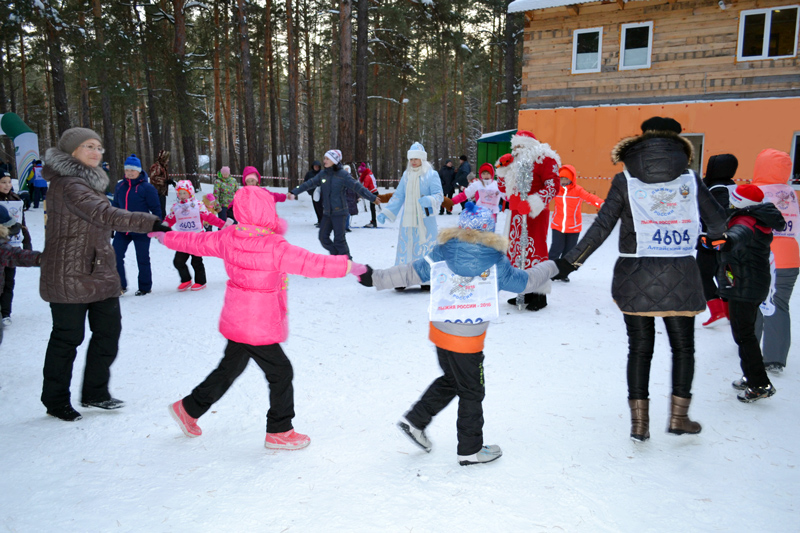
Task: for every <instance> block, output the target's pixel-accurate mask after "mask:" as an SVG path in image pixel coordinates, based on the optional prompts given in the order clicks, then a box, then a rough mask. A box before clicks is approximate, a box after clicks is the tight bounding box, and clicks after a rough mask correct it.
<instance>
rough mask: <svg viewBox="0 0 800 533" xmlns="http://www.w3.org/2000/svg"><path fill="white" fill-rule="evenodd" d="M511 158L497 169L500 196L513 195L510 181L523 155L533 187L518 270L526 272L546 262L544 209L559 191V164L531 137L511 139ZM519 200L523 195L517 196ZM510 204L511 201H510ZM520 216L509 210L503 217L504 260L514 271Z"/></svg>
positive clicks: (546, 212)
mask: <svg viewBox="0 0 800 533" xmlns="http://www.w3.org/2000/svg"><path fill="white" fill-rule="evenodd" d="M511 146H512V147H513V150H512V154H513V155H514V158H515V161H514V162H513V163H511V164H510V165H509V166H506V167H502V168H498V172H497V176H498V181H497V185H498V187H499V188H500V191H501V192H504V193H506V197H508V198H509V199H510V197H511V196H512V195H515V194H517V190H516V187H515V185H514V180H515V176H516V174H517V172H519V156H520V155H522V154H523V153H525V154H526V155H527V156H528V157H530V159H531V160H532V161H533V163H534V164H533V183H532V184H531V188H530V190H528V191H526V192H527V194H528V202H527V203H528V205H529V206H530V213H529V214H528V215H527V217H528V247H527V250H526V252H525V264H524V265H523V267H522V268H526V269H527V268H530V267H532V266H533V265H535V264H537V263H541V262H542V261H546V260H547V257H548V249H547V230H548V227H549V225H550V209H549V208H548V207H547V206H548V204H549V203H550V201H551V200H552V199H553V198H555V196H556V194H558V190H559V188H560V182H561V180H560V178H559V177H558V169H559V168H561V160H560V158H559V157H558V154H557V153H556V152H555V151H554V150H553V149H552V148H550V146H549V145H547V144H544V143H540V142H539V141H537V140H536V139H534V138H532V137H524V136H520V135H515V136H514V137H512V139H511ZM520 196H521V198H522V199H524V198H525V194H524V193H523V194H521V195H520ZM510 204H513V201H510ZM523 216H525V215H522V214H521V213H520V211H519V208H518V207H517V208H513V207H512V208H511V209H509V211H507V214H506V236H507V237H508V240H509V246H508V258H509V259H510V260H511V264H512V265H514V266H515V267H518V258H519V255H520V253H521V252H522V217H523Z"/></svg>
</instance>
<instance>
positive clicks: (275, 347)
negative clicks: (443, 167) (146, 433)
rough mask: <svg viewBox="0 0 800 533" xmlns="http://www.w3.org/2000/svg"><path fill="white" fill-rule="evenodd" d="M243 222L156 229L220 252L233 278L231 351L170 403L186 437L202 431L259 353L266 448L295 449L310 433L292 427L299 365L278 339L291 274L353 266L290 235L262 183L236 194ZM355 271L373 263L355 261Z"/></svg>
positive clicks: (227, 321)
mask: <svg viewBox="0 0 800 533" xmlns="http://www.w3.org/2000/svg"><path fill="white" fill-rule="evenodd" d="M235 200H236V218H237V220H238V224H237V225H234V226H230V227H227V228H225V229H223V230H222V231H215V232H213V233H210V232H203V233H182V232H169V233H151V234H149V235H150V236H151V237H155V238H157V239H158V240H159V241H160V242H161V243H162V244H164V245H165V246H166V247H167V248H170V249H173V250H180V251H183V252H186V253H189V254H192V255H198V256H201V255H203V256H214V257H220V258H222V259H223V260H224V261H225V271H226V272H227V273H228V277H229V278H230V279H229V280H228V283H227V288H226V289H225V303H224V305H223V307H222V314H221V316H220V319H219V331H220V333H222V335H223V336H224V337H225V338H226V339H228V345H227V346H226V348H225V356H224V357H223V358H222V361H220V363H219V366H217V368H216V369H215V370H214V371H213V372H211V374H209V375H208V377H207V378H206V379H205V381H203V382H202V383H201V384H200V385H198V386H197V387H195V388H194V390H193V391H192V393H191V394H190V395H189V396H186V397H185V398H183V399H182V400H178V401H177V402H175V403H174V404H172V405H171V406H170V408H169V411H170V414H171V415H172V417H173V418H174V419H175V420H176V421H177V422H178V425H179V426H180V427H181V429H182V430H183V432H184V433H185V434H186V436H187V437H199V436H200V435H201V434H202V431H201V430H200V428H199V427H198V426H197V419H198V418H200V417H201V416H202V415H203V414H204V413H205V412H206V411H208V409H209V408H210V407H211V406H212V405H213V404H214V403H215V402H216V401H217V400H219V399H220V398H221V397H222V395H223V394H225V392H226V391H227V390H228V388H229V387H230V386H231V384H233V382H234V381H235V380H236V378H237V377H239V375H240V374H241V373H242V372H243V371H244V369H245V367H246V366H247V362H248V361H249V360H250V359H251V358H252V359H253V360H255V362H256V364H258V366H259V367H260V368H261V370H262V371H263V372H264V376H265V377H266V379H267V381H268V382H269V391H270V392H269V399H270V407H269V410H268V411H267V438H266V440H265V442H264V446H265V447H267V448H275V449H287V450H296V449H299V448H304V447H306V446H308V444H309V442H310V439H309V438H308V436H306V435H302V434H300V433H297V432H296V431H295V430H294V429H293V428H292V418H294V391H293V389H292V364H291V363H290V362H289V359H288V358H287V357H286V355H285V354H284V353H283V350H282V349H281V345H280V344H279V343H281V342H283V341H285V340H286V338H287V337H288V335H289V324H288V320H287V317H286V308H287V298H286V294H287V293H286V291H287V288H288V284H289V278H288V274H299V275H302V276H306V277H310V278H320V277H321V278H341V277H344V276H345V275H347V274H348V273H349V272H350V270H351V267H352V266H354V265H353V264H352V263H351V262H350V261H349V260H348V259H347V256H341V255H339V256H337V255H318V254H314V253H311V252H309V251H307V250H305V249H303V248H300V247H297V246H292V245H291V244H289V243H288V242H287V241H286V240H285V239H284V238H283V234H284V233H285V231H286V222H285V221H284V220H282V219H280V218H278V215H277V213H276V211H275V201H274V200H273V197H272V195H271V194H270V193H269V192H268V191H265V190H263V189H261V188H259V187H243V188H241V189H239V190H238V191H237V192H236V196H235ZM355 266H356V267H357V268H356V269H355V271H356V272H361V273H363V272H364V271H366V268H365V267H363V266H359V265H355Z"/></svg>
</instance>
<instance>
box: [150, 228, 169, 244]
mask: <svg viewBox="0 0 800 533" xmlns="http://www.w3.org/2000/svg"><path fill="white" fill-rule="evenodd" d="M165 235H166V233H164V232H163V231H151V232H150V233H148V234H147V236H148V237H150V238H151V239H156V240H157V241H158V242H160V243H161V244H164V236H165Z"/></svg>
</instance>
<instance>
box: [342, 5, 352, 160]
mask: <svg viewBox="0 0 800 533" xmlns="http://www.w3.org/2000/svg"><path fill="white" fill-rule="evenodd" d="M352 13H353V3H352V0H339V133H338V137H339V149H340V150H341V151H342V162H345V161H346V162H350V161H352V160H353V155H354V146H353V143H354V141H355V138H354V137H353V65H352V63H353V21H352Z"/></svg>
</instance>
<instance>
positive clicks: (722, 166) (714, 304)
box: [697, 154, 739, 326]
mask: <svg viewBox="0 0 800 533" xmlns="http://www.w3.org/2000/svg"><path fill="white" fill-rule="evenodd" d="M737 168H739V161H738V160H737V159H736V157H735V156H733V155H731V154H720V155H712V156H711V157H710V158H709V159H708V166H707V167H706V175H705V176H704V177H703V183H705V185H706V187H708V190H709V191H710V192H711V196H713V197H714V199H715V200H716V201H717V203H718V204H719V205H720V206H722V208H723V209H726V210H727V209H728V207H729V206H730V199H729V194H730V191H732V190H733V189H735V188H736V183H734V181H733V176H735V175H736V169H737ZM701 222H702V223H703V229H702V233H703V234H704V233H705V232H706V224H705V222H704V221H702V220H701ZM718 256H719V254H718V253H717V252H716V251H715V250H713V249H709V248H706V247H705V246H702V245H700V244H698V246H697V267H698V268H699V269H700V279H701V280H702V281H703V294H704V295H705V298H706V304H707V305H708V310H709V311H710V312H711V317H709V319H708V320H706V321H705V322H703V325H704V326H714V325H716V324H719V323H720V322H719V321H720V320H722V319H724V318H728V303H727V302H726V301H725V300H723V299H722V298H720V297H719V295H718V294H717V284H716V283H715V282H714V278H715V277H716V275H717V269H718V267H719V262H718V259H719V257H718Z"/></svg>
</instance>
